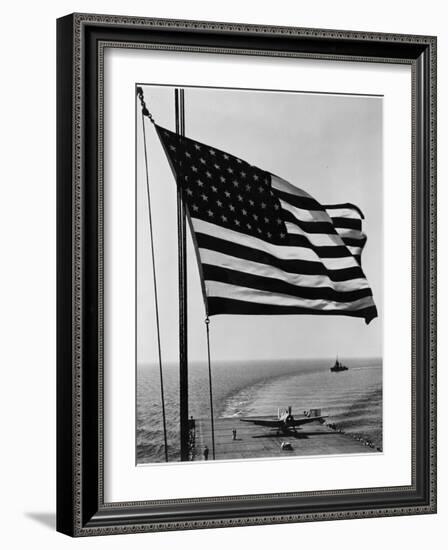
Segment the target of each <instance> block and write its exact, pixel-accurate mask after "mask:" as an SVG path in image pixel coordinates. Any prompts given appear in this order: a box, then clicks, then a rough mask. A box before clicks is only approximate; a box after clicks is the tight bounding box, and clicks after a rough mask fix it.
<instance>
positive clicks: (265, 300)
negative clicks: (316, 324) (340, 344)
mask: <svg viewBox="0 0 448 550" xmlns="http://www.w3.org/2000/svg"><path fill="white" fill-rule="evenodd" d="M205 286H206V289H207V295H208V296H211V297H221V298H232V299H234V300H243V301H248V302H256V303H259V304H271V305H283V306H299V307H304V308H307V309H316V310H321V311H328V310H333V311H340V310H345V311H355V310H357V309H363V308H367V307H371V306H372V305H373V300H372V297H371V296H368V297H365V298H360V299H359V300H354V301H352V302H335V301H334V300H326V299H306V298H299V297H296V296H291V295H289V294H280V293H276V294H272V292H270V291H265V290H259V289H254V288H247V287H243V286H237V285H233V284H229V283H223V282H220V281H205Z"/></svg>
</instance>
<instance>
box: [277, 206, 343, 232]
mask: <svg viewBox="0 0 448 550" xmlns="http://www.w3.org/2000/svg"><path fill="white" fill-rule="evenodd" d="M285 206H286V205H285ZM293 208H294V207H292V206H289V207H286V208H283V210H282V216H283V219H284V221H285V222H288V221H290V222H293V223H295V224H296V225H297V226H298V227H300V229H302V230H303V231H304V232H305V233H309V234H314V233H323V234H325V235H337V232H336V229H335V228H334V226H333V224H332V223H331V220H330V217H328V221H327V222H320V221H313V222H304V221H302V220H299V219H298V218H296V216H295V215H294V214H293V213H292V212H291V210H292V209H293Z"/></svg>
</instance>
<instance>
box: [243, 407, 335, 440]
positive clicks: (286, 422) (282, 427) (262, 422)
mask: <svg viewBox="0 0 448 550" xmlns="http://www.w3.org/2000/svg"><path fill="white" fill-rule="evenodd" d="M325 418H326V416H322V415H321V412H320V409H310V410H309V411H308V412H307V413H306V414H305V415H304V416H301V417H300V418H294V416H293V415H292V407H288V408H287V409H279V410H278V414H277V417H275V416H264V417H263V416H254V417H251V418H240V421H241V422H251V423H252V424H254V425H256V426H264V427H266V428H271V429H273V430H277V434H280V432H282V433H283V434H291V433H297V431H296V428H297V427H299V426H302V425H303V424H309V423H310V422H316V421H319V422H322V421H323V420H324V419H325Z"/></svg>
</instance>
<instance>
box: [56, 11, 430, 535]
mask: <svg viewBox="0 0 448 550" xmlns="http://www.w3.org/2000/svg"><path fill="white" fill-rule="evenodd" d="M436 42H437V41H436V38H435V37H431V36H409V35H401V34H377V33H367V32H357V31H353V32H352V31H338V30H322V29H306V28H292V27H270V26H266V27H264V26H257V25H243V24H232V23H215V22H203V21H184V20H164V19H148V18H139V17H123V16H109V15H91V14H72V15H69V16H66V17H63V18H61V19H59V20H58V22H57V51H58V58H57V73H58V74H57V99H58V103H57V119H58V122H57V142H58V144H57V158H58V164H57V195H58V196H57V238H58V242H57V254H58V264H57V269H58V273H57V277H58V280H57V293H58V309H57V315H58V323H57V327H58V334H57V342H58V344H57V345H58V349H57V362H58V365H57V391H58V396H57V418H58V420H57V437H58V442H57V485H58V486H57V530H58V531H60V532H62V533H65V534H67V535H70V536H91V535H106V534H119V533H138V532H150V531H162V530H173V529H201V528H211V527H225V526H239V525H241V526H242V525H263V524H269V523H287V522H303V521H322V520H333V519H350V518H367V517H381V516H392V515H406V514H428V513H435V512H436ZM107 48H117V49H122V50H126V51H139V50H141V51H144V50H145V49H149V50H156V51H170V52H190V53H192V54H194V53H201V52H202V53H213V54H215V55H222V56H226V55H229V54H231V55H242V56H249V57H250V56H253V57H256V56H264V57H267V58H270V59H271V60H275V59H279V58H289V59H291V60H294V59H308V60H321V61H328V62H335V63H336V62H338V61H340V62H358V63H365V64H372V63H374V64H385V65H387V64H391V65H392V64H396V65H400V66H408V67H410V70H411V81H412V85H411V87H412V89H411V98H412V109H411V112H409V118H410V121H411V127H412V144H411V155H410V158H409V161H410V163H411V174H412V177H411V179H412V181H410V182H409V186H411V187H412V193H411V194H412V201H411V202H412V203H411V204H409V212H410V216H411V218H412V235H411V240H412V245H411V248H412V260H411V265H412V270H411V273H409V278H410V285H411V289H412V296H410V298H409V299H410V301H411V302H412V303H411V306H412V319H411V320H410V326H411V331H412V334H411V347H412V352H411V355H410V357H409V365H410V367H409V368H410V373H411V378H412V381H411V395H410V396H409V399H410V403H411V416H412V419H411V426H412V427H411V457H410V462H411V473H410V477H411V483H410V484H408V485H389V486H384V487H382V486H376V487H348V488H343V489H330V488H329V489H328V490H314V491H299V492H297V491H294V492H283V491H282V492H276V493H272V492H269V493H262V492H261V493H258V494H240V495H232V496H228V495H220V494H216V495H213V496H207V497H193V496H191V497H188V498H186V497H184V496H182V497H179V498H170V499H159V498H153V497H152V495H151V489H150V488H148V495H147V498H146V499H144V500H126V501H114V502H110V501H109V502H108V501H107V500H105V476H104V456H105V449H104V401H105V379H104V331H103V329H104V299H105V296H104V271H103V267H104V237H105V236H104V227H105V226H104V116H105V113H104V92H105V89H104V78H105V72H104V71H105V67H104V55H105V51H106V49H107ZM396 345H397V346H400V345H401V342H400V341H397V342H396ZM129 368H133V366H131V365H130V366H129ZM167 467H168V466H167ZM179 494H180V493H179Z"/></svg>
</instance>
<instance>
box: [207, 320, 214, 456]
mask: <svg viewBox="0 0 448 550" xmlns="http://www.w3.org/2000/svg"><path fill="white" fill-rule="evenodd" d="M205 327H206V332H207V357H208V387H209V392H210V420H211V425H212V426H211V427H212V453H213V460H215V421H214V412H213V388H212V367H211V361H210V319H209V318H208V315H207V317H206V318H205Z"/></svg>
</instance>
